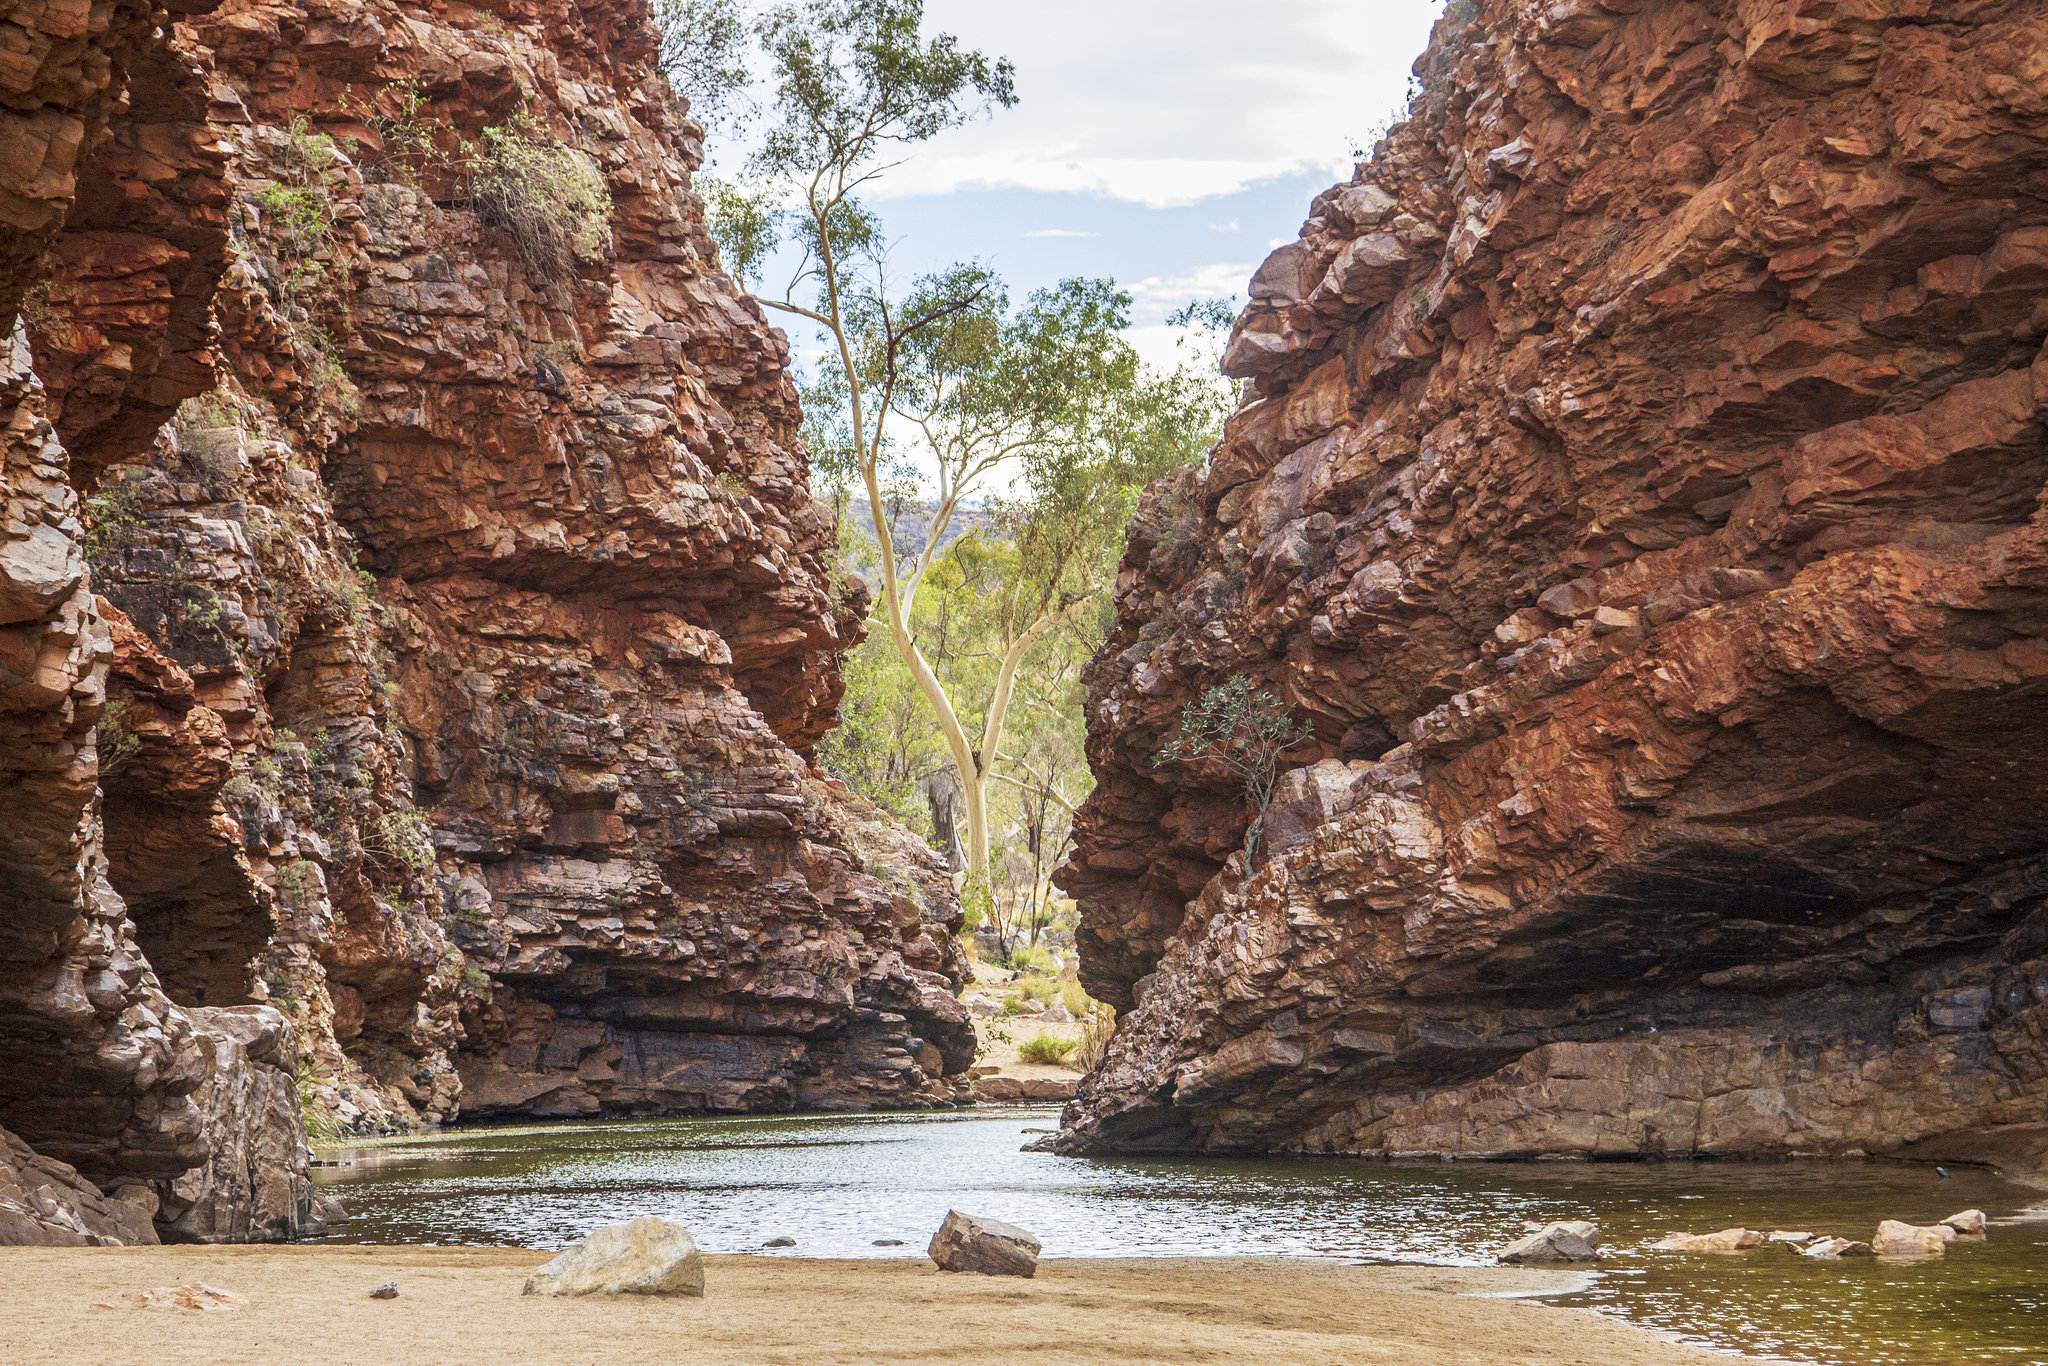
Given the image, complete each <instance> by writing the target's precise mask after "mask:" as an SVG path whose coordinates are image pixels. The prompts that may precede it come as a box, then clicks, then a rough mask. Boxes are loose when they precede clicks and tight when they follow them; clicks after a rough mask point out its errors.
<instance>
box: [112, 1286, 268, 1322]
mask: <svg viewBox="0 0 2048 1366" xmlns="http://www.w3.org/2000/svg"><path fill="white" fill-rule="evenodd" d="M247 1303H248V1301H246V1300H244V1299H243V1298H242V1297H241V1296H240V1295H237V1294H236V1293H235V1292H234V1291H232V1290H222V1289H221V1288H220V1287H219V1286H217V1285H206V1284H204V1283H202V1282H199V1281H194V1282H192V1284H190V1285H159V1286H155V1287H153V1288H151V1289H149V1290H129V1291H125V1292H123V1293H122V1294H119V1295H116V1296H114V1297H113V1298H112V1299H110V1300H100V1301H98V1302H97V1303H95V1304H94V1305H93V1308H95V1309H190V1310H192V1311H194V1312H196V1313H201V1314H209V1313H212V1312H214V1311H215V1310H220V1309H240V1308H241V1307H242V1306H243V1305H244V1304H247Z"/></svg>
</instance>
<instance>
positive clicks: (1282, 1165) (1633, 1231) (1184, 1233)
mask: <svg viewBox="0 0 2048 1366" xmlns="http://www.w3.org/2000/svg"><path fill="white" fill-rule="evenodd" d="M1053 1121H1054V1112H1052V1111H1050V1110H1047V1111H1006V1112H1002V1113H1000V1114H991V1113H987V1112H982V1113H967V1114H960V1115H951V1114H948V1115H866V1116H844V1117H832V1118H801V1119H790V1118H766V1119H722V1120H710V1121H661V1122H648V1123H623V1124H592V1125H573V1126H555V1127H549V1128H542V1129H511V1130H483V1131H470V1132H465V1133H459V1134H455V1135H450V1136H444V1137H438V1138H433V1139H427V1140H412V1141H405V1142H400V1143H394V1144H390V1145H385V1146H379V1147H374V1148H364V1149H357V1150H354V1151H352V1152H348V1153H345V1154H341V1156H343V1157H345V1158H347V1159H351V1160H353V1162H354V1164H355V1165H353V1166H349V1167H345V1168H338V1169H326V1170H323V1171H322V1173H321V1175H322V1178H323V1179H324V1180H326V1181H327V1182H328V1183H330V1184H332V1185H334V1186H335V1187H337V1189H336V1193H337V1194H339V1195H342V1196H343V1197H344V1198H345V1199H346V1200H347V1202H348V1204H349V1207H350V1210H351V1211H352V1213H353V1214H354V1216H355V1217H354V1220H353V1222H352V1223H350V1224H349V1225H347V1226H346V1232H345V1233H343V1234H341V1235H340V1239H339V1240H342V1241H350V1242H414V1243H420V1242H424V1243H473V1244H485V1245H517V1246H525V1247H537V1248H546V1247H558V1246H561V1245H563V1244H565V1243H568V1242H571V1241H573V1240H574V1239H576V1238H579V1237H581V1236H582V1235H583V1234H584V1233H586V1232H588V1231H589V1230H590V1229H592V1228H593V1227H597V1226H599V1225H603V1224H610V1223H618V1222H621V1221H623V1220H625V1219H627V1218H631V1217H632V1216H634V1215H637V1214H657V1215H660V1216H662V1217H663V1218H668V1219H673V1220H675V1221H677V1222H679V1223H681V1224H683V1225H685V1226H687V1227H688V1228H689V1229H690V1230H691V1232H692V1233H693V1234H694V1235H695V1236H696V1238H697V1241H698V1243H699V1245H701V1246H702V1247H703V1248H704V1249H705V1250H706V1251H707V1252H747V1251H755V1250H758V1249H759V1248H760V1245H761V1244H762V1243H764V1242H766V1241H767V1240H768V1239H770V1238H774V1237H778V1236H784V1237H790V1238H794V1239H795V1240H796V1246H795V1247H794V1248H793V1249H790V1250H788V1252H785V1253H775V1254H766V1253H764V1254H762V1255H796V1256H810V1257H915V1256H921V1255H923V1250H924V1245H925V1243H926V1241H927V1240H928V1239H929V1238H930V1236H931V1231H932V1230H933V1229H934V1228H936V1227H937V1225H938V1223H939V1220H940V1219H941V1218H943V1217H944V1215H945V1212H946V1211H947V1209H949V1208H954V1207H959V1208H963V1209H970V1210H972V1211H974V1212H976V1213H979V1214H987V1215H992V1216H994V1217H996V1218H999V1219H1006V1220H1008V1221H1010V1222H1012V1223H1016V1224H1021V1225H1023V1226H1024V1227H1026V1228H1029V1229H1031V1230H1032V1231H1033V1232H1034V1233H1036V1234H1037V1235H1038V1237H1039V1238H1040V1239H1041V1240H1042V1241H1043V1242H1044V1244H1045V1252H1046V1255H1047V1256H1053V1257H1091V1256H1125V1257H1128V1256H1205V1255H1207V1256H1213V1255H1226V1254H1227V1255H1244V1254H1283V1255H1292V1256H1312V1257H1331V1258H1344V1259H1348V1260H1352V1261H1390V1262H1424V1263H1431V1264H1437V1265H1453V1266H1457V1265H1486V1264H1491V1262H1492V1261H1493V1254H1494V1252H1495V1251H1496V1250H1498V1248H1499V1247H1500V1246H1501V1245H1502V1244H1503V1243H1504V1242H1506V1241H1507V1240H1508V1239H1509V1238H1511V1237H1513V1236H1515V1235H1516V1234H1518V1233H1519V1232H1520V1230H1521V1224H1522V1221H1523V1220H1525V1219H1528V1220H1550V1219H1561V1218H1590V1219H1594V1220H1596V1221H1598V1222H1599V1224H1600V1225H1601V1228H1602V1230H1603V1233H1604V1236H1605V1238H1606V1240H1607V1243H1608V1246H1609V1249H1610V1251H1611V1254H1612V1255H1611V1256H1610V1258H1609V1259H1608V1260H1607V1261H1606V1262H1605V1263H1603V1264H1602V1274H1601V1275H1599V1276H1598V1277H1596V1278H1595V1279H1594V1281H1593V1283H1592V1284H1591V1286H1590V1287H1589V1288H1587V1289H1586V1290H1584V1291H1583V1292H1581V1293H1579V1294H1577V1295H1574V1296H1571V1297H1569V1298H1568V1299H1566V1300H1564V1301H1562V1302H1563V1303H1570V1304H1580V1305H1585V1306H1588V1307H1592V1308H1597V1309H1601V1310H1603V1311H1606V1312H1610V1313H1616V1314H1621V1315H1625V1316H1626V1317H1628V1318H1631V1319H1634V1320H1637V1321H1639V1322H1645V1323H1649V1324H1652V1325H1654V1326H1657V1327H1659V1328H1663V1329H1666V1330H1668V1331H1671V1332H1673V1333H1676V1334H1679V1335H1680V1336H1683V1337H1686V1338H1688V1339H1691V1340H1694V1341H1699V1342H1704V1343H1711V1344H1713V1345H1717V1346H1722V1347H1732V1348H1739V1349H1742V1350H1746V1351H1749V1352H1752V1353H1759V1354H1771V1355H1776V1356H1780V1357H1783V1358H1786V1359H1791V1360H1799V1361H1814V1362H1830V1363H1839V1364H1840V1366H1894V1363H1898V1364H1901V1366H1904V1364H1906V1363H1912V1364H1915V1366H1917V1364H1918V1363H1932V1362H1936V1361H1940V1362H1945V1363H1946V1362H2000V1363H2048V1317H2044V1311H2048V1223H2039V1222H2030V1223H2016V1224H2007V1225H2001V1226H1998V1227H1994V1228H1993V1230H1992V1234H1991V1238H1990V1240H1989V1241H1988V1242H1986V1243H1983V1244H1971V1245H1961V1244H1958V1245H1955V1246H1954V1248H1953V1250H1952V1251H1951V1252H1950V1254H1949V1255H1948V1256H1946V1257H1944V1258H1937V1259H1930V1260H1926V1261H1917V1262H1890V1261H1876V1260H1871V1259H1865V1260H1862V1261H1841V1262H1816V1261H1810V1260H1808V1259H1805V1258H1801V1257H1798V1256H1796V1255H1794V1254H1792V1253H1790V1252H1789V1251H1786V1250H1785V1249H1783V1248H1777V1247H1773V1248H1767V1249H1763V1250H1761V1251H1758V1252H1754V1253H1749V1254H1745V1255H1741V1256H1734V1257H1701V1256H1681V1255H1675V1254H1669V1253H1656V1252H1650V1251H1647V1250H1646V1249H1645V1248H1644V1247H1643V1244H1645V1243H1647V1242H1649V1241H1653V1240H1654V1239H1656V1238H1658V1237H1661V1236H1662V1235H1663V1234H1665V1233H1668V1232H1671V1231H1673V1230H1687V1231H1694V1232H1700V1231H1709V1230H1713V1229H1719V1228H1726V1227H1730V1226H1732V1225H1736V1224H1744V1225H1748V1226H1750V1227H1753V1228H1765V1229H1770V1228H1797V1229H1807V1230H1812V1231H1814V1232H1818V1233H1840V1234H1845V1235H1847V1236H1851V1237H1858V1238H1867V1237H1869V1236H1870V1233H1871V1230H1872V1229H1874V1228H1875V1227H1876V1224H1877V1221H1878V1220H1879V1219H1882V1218H1899V1219H1907V1220H1912V1221H1916V1222H1929V1221H1932V1220H1935V1219H1939V1218H1941V1217H1942V1216H1944V1215H1948V1214H1952V1213H1954V1212H1956V1211H1957V1210H1959V1209H1963V1208H1966V1207H1969V1206H1977V1207H1981V1208H1983V1209H1985V1210H1987V1211H1989V1212H1991V1213H1992V1214H1993V1215H1994V1216H1998V1215H2001V1214H2006V1213H2009V1212H2011V1211H2013V1210H2015V1209H2017V1208H2018V1207H2020V1206H2022V1205H2024V1204H2027V1203H2030V1202H2031V1201H2032V1199H2033V1198H2034V1195H2033V1193H2031V1192H2028V1191H2026V1190H2024V1189H2022V1188H2019V1187H2014V1186H2011V1185H2008V1184H2006V1183H2004V1182H2001V1181H1999V1180H1997V1179H1995V1178H1993V1177H1990V1176H1988V1175H1985V1174H1982V1173H1977V1172H1970V1171H1964V1170H1957V1171H1956V1172H1955V1176H1954V1179H1952V1180H1942V1179H1940V1178H1939V1177H1938V1176H1936V1175H1935V1173H1934V1172H1933V1171H1932V1170H1931V1169H1928V1168H1925V1167H1918V1166H1905V1165H1897V1164H1890V1163H1842V1164H1835V1163H1830V1164H1819V1163H1787V1164H1773V1165H1752V1164H1706V1163H1671V1164H1636V1163H1628V1164H1601V1165H1584V1164H1576V1163H1513V1164H1491V1163H1487V1164H1480V1163H1455V1164H1453V1163H1414V1164H1406V1163H1396V1164H1391V1165H1389V1164H1382V1163H1361V1162H1341V1161H1271V1162H1269V1161H1227V1160H1225V1161H1217V1160H1205V1161H1192V1160H1120V1161H1098V1160H1083V1159H1076V1158H1063V1157H1055V1156H1051V1155H1049V1154H1039V1153H1025V1152H1020V1151H1019V1150H1018V1149H1019V1146H1020V1144H1021V1143H1023V1142H1024V1141H1026V1139H1027V1138H1028V1137H1029V1131H1031V1130H1034V1129H1036V1130H1043V1129H1045V1128H1048V1127H1050V1125H1051V1124H1052V1123H1053ZM884 1239H900V1240H901V1241H902V1244H903V1245H902V1246H900V1247H876V1246H874V1244H875V1242H876V1241H877V1240H884Z"/></svg>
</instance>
